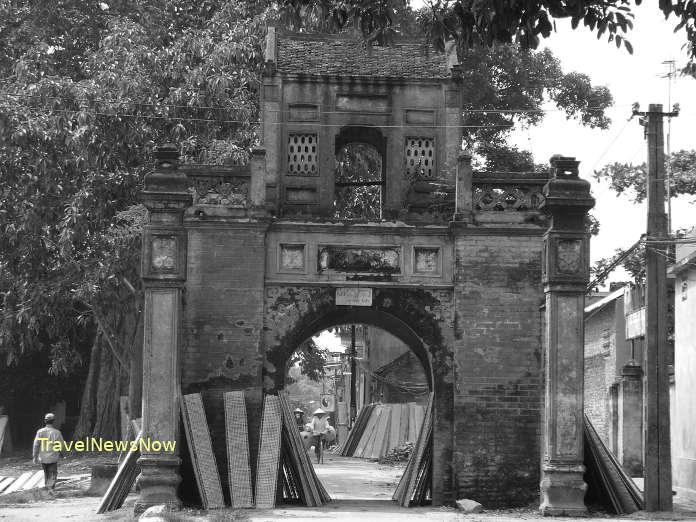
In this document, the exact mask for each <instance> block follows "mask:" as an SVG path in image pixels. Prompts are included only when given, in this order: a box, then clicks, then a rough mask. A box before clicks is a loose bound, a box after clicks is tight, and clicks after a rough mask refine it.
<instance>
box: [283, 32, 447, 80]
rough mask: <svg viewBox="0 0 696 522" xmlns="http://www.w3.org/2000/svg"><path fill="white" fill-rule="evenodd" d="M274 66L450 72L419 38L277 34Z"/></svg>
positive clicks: (390, 73) (402, 74)
mask: <svg viewBox="0 0 696 522" xmlns="http://www.w3.org/2000/svg"><path fill="white" fill-rule="evenodd" d="M276 52H277V61H276V70H277V71H278V72H280V73H285V74H312V75H338V76H372V77H381V78H384V77H394V78H405V79H439V78H448V77H449V76H450V73H449V70H448V67H447V56H446V54H445V53H440V52H436V51H434V50H433V49H428V48H427V46H426V45H424V44H423V42H420V41H413V40H411V41H406V40H401V41H396V42H393V43H390V44H389V45H388V46H376V45H373V46H372V49H371V52H369V53H368V50H367V47H366V45H365V42H364V41H362V40H360V39H358V38H354V37H347V36H342V35H341V36H334V35H316V34H306V35H305V34H284V35H278V40H277V51H276Z"/></svg>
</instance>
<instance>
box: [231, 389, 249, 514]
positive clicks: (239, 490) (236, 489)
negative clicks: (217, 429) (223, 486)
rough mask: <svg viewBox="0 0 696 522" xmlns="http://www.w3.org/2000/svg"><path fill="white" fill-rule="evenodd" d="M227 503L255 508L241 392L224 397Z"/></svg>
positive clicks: (245, 416) (244, 410)
mask: <svg viewBox="0 0 696 522" xmlns="http://www.w3.org/2000/svg"><path fill="white" fill-rule="evenodd" d="M223 400H224V404H225V428H226V439H227V462H228V468H229V469H228V476H229V488H230V500H231V502H232V507H233V508H250V507H253V506H254V496H253V492H252V486H251V466H250V464H249V431H248V427H247V411H246V402H245V399H244V392H243V391H233V392H226V393H224V394H223Z"/></svg>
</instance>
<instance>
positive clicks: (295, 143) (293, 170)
mask: <svg viewBox="0 0 696 522" xmlns="http://www.w3.org/2000/svg"><path fill="white" fill-rule="evenodd" d="M317 163H318V162H317V135H316V134H290V135H288V174H289V175H291V176H318V175H319V167H318V165H317Z"/></svg>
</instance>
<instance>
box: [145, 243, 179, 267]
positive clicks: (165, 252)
mask: <svg viewBox="0 0 696 522" xmlns="http://www.w3.org/2000/svg"><path fill="white" fill-rule="evenodd" d="M176 257H177V251H176V238H174V237H154V238H153V239H152V262H151V266H152V270H153V271H155V272H171V271H174V270H176Z"/></svg>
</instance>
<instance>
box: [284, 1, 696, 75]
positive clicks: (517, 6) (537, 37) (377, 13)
mask: <svg viewBox="0 0 696 522" xmlns="http://www.w3.org/2000/svg"><path fill="white" fill-rule="evenodd" d="M641 4H642V0H496V1H492V0H433V1H430V2H427V3H426V5H427V6H428V7H427V9H425V10H423V11H422V13H421V21H422V22H423V24H424V25H425V26H426V28H427V35H428V37H429V39H430V40H431V41H432V42H433V43H434V44H435V45H436V46H437V47H438V48H440V49H443V48H444V43H445V41H447V40H450V39H452V40H454V41H455V42H456V43H457V46H458V47H459V49H460V50H464V49H466V48H470V47H475V46H476V45H479V44H483V45H486V46H492V45H494V44H497V43H504V44H506V43H517V44H520V45H521V46H522V47H525V48H529V49H536V48H537V47H538V46H539V43H540V41H541V38H549V37H550V36H551V34H552V33H553V32H554V31H555V30H556V26H555V20H557V19H563V18H566V19H569V20H570V22H571V27H572V28H573V29H575V28H577V27H578V26H579V25H580V24H583V25H584V26H585V27H587V28H589V29H590V30H591V31H593V32H594V33H596V34H597V38H602V37H603V36H605V35H606V37H607V39H608V41H609V42H614V43H615V44H616V46H617V47H621V46H624V47H625V49H626V50H627V51H628V52H629V53H632V52H633V46H632V45H631V43H630V42H629V41H628V40H627V38H626V37H627V35H628V34H629V32H630V30H631V29H632V28H633V18H634V14H633V9H634V7H635V6H640V5H641ZM280 5H281V11H282V12H283V13H284V14H285V16H286V18H287V19H288V21H289V22H291V23H292V22H294V23H296V24H297V22H299V21H301V20H302V18H303V16H304V17H306V18H309V19H318V20H320V21H321V23H322V24H323V25H324V26H330V27H334V28H343V27H345V26H346V25H348V24H353V25H354V26H355V27H357V28H359V29H360V30H361V31H362V33H363V34H364V35H365V36H366V38H367V39H368V40H371V41H378V42H382V41H385V40H388V39H389V38H391V37H393V36H394V34H397V33H399V32H400V30H401V29H402V27H401V25H402V24H401V23H400V22H401V20H400V13H401V12H402V11H403V10H404V6H407V2H406V1H405V0H377V1H372V0H347V1H346V0H341V1H336V0H284V1H282V2H280ZM659 7H660V9H661V10H662V12H663V14H664V15H665V17H670V16H672V15H674V17H675V19H676V26H675V32H676V31H683V32H684V34H685V37H686V46H687V49H688V52H689V56H690V58H691V62H690V64H689V65H688V66H687V70H688V71H689V72H691V73H692V74H693V73H694V72H696V63H695V62H696V2H694V1H693V0H659Z"/></svg>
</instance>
